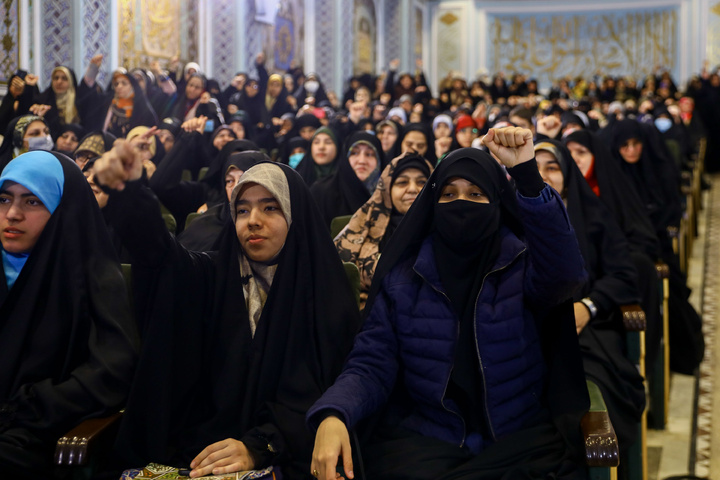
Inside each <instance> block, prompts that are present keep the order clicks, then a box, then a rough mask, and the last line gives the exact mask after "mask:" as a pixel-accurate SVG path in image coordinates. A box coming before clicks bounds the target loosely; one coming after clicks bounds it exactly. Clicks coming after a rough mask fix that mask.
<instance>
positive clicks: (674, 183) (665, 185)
mask: <svg viewBox="0 0 720 480" xmlns="http://www.w3.org/2000/svg"><path fill="white" fill-rule="evenodd" d="M651 129H652V130H651ZM653 131H654V132H653ZM609 133H610V134H611V135H612V152H613V154H614V155H615V158H616V162H618V164H619V165H620V167H621V168H622V171H623V172H624V173H625V175H626V176H627V177H628V178H629V179H630V181H631V183H632V184H633V185H634V186H635V190H636V191H637V193H638V195H639V197H640V199H641V200H642V202H643V203H644V205H645V208H646V210H647V213H648V216H649V217H650V220H651V221H652V222H653V226H654V227H655V231H656V232H657V233H658V235H659V234H660V233H661V232H665V231H666V229H667V227H668V226H670V225H674V226H677V225H679V223H680V218H681V216H682V206H681V203H680V192H679V188H680V187H679V186H680V177H679V173H678V172H677V169H676V167H675V164H674V162H673V160H672V158H671V157H669V156H667V155H666V154H665V151H664V150H663V148H662V147H663V146H662V145H660V142H661V139H659V138H658V137H659V132H658V131H657V129H656V128H655V127H654V126H653V125H648V126H644V125H642V124H640V123H639V122H637V121H635V120H629V119H625V120H621V121H619V122H615V123H614V124H613V126H612V129H611V131H610V132H609ZM653 133H655V134H656V135H657V136H656V135H654V134H653ZM631 138H636V139H638V140H639V141H640V142H641V143H642V144H643V150H642V155H641V157H640V160H639V161H638V162H637V163H635V164H630V163H627V162H626V161H625V160H623V158H622V155H621V154H620V147H621V146H622V145H623V144H624V143H625V142H626V141H627V140H629V139H631Z"/></svg>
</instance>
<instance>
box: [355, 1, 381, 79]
mask: <svg viewBox="0 0 720 480" xmlns="http://www.w3.org/2000/svg"><path fill="white" fill-rule="evenodd" d="M376 25H377V21H376V20H375V5H374V4H373V2H372V1H367V0H355V15H354V18H353V33H354V40H353V43H354V44H355V52H354V54H355V55H354V58H353V74H354V75H361V74H363V73H370V72H374V71H375V51H376V42H377V32H376V28H375V26H376Z"/></svg>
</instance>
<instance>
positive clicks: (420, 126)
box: [400, 123, 438, 165]
mask: <svg viewBox="0 0 720 480" xmlns="http://www.w3.org/2000/svg"><path fill="white" fill-rule="evenodd" d="M410 132H420V133H422V134H423V136H424V137H425V141H426V142H427V152H425V155H423V156H424V157H425V158H427V159H428V161H429V162H430V163H431V164H432V165H435V164H436V163H437V160H438V159H437V155H435V135H433V133H432V128H430V127H428V126H427V125H425V124H424V123H408V124H406V125H405V126H403V128H402V134H401V137H400V148H401V149H402V141H403V140H404V139H405V137H406V136H407V134H408V133H410Z"/></svg>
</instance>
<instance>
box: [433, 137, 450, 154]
mask: <svg viewBox="0 0 720 480" xmlns="http://www.w3.org/2000/svg"><path fill="white" fill-rule="evenodd" d="M450 145H452V137H440V138H438V139H437V140H435V156H436V157H437V158H442V156H443V155H445V154H446V153H447V152H448V151H449V150H450Z"/></svg>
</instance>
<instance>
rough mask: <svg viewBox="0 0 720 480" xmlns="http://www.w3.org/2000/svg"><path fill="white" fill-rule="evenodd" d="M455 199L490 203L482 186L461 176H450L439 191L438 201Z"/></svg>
mask: <svg viewBox="0 0 720 480" xmlns="http://www.w3.org/2000/svg"><path fill="white" fill-rule="evenodd" d="M455 200H467V201H468V202H473V203H490V198H489V197H488V196H487V194H486V193H485V192H483V190H482V188H480V187H478V186H477V185H475V184H474V183H472V182H471V181H470V180H467V179H465V178H462V177H450V179H449V180H448V182H447V183H446V184H445V186H444V187H443V189H442V191H441V192H440V199H439V200H438V203H450V202H454V201H455Z"/></svg>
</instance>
